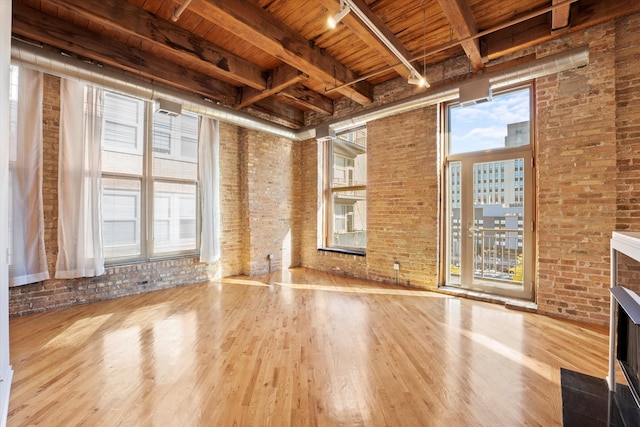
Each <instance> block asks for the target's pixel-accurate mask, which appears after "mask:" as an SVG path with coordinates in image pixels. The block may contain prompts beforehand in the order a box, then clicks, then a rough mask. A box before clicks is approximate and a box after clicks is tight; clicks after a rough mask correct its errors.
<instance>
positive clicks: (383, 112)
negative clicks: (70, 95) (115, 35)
mask: <svg viewBox="0 0 640 427" xmlns="http://www.w3.org/2000/svg"><path fill="white" fill-rule="evenodd" d="M11 57H12V60H13V61H14V62H17V63H19V64H22V65H24V66H26V67H29V68H33V69H37V70H39V71H43V72H46V73H50V74H54V75H57V76H60V77H68V78H75V79H79V80H82V81H86V82H89V83H92V84H95V85H97V86H101V87H104V88H106V89H112V90H116V91H121V92H123V93H127V94H129V95H132V96H137V97H140V98H144V99H149V100H155V99H158V98H164V99H168V100H169V101H172V102H177V103H180V104H182V107H183V109H185V110H188V111H191V112H193V113H197V114H201V115H204V116H208V117H212V118H214V119H218V120H220V121H222V122H225V123H229V124H232V125H236V126H239V127H243V128H246V129H251V130H256V131H260V132H265V133H269V134H272V135H276V136H280V137H284V138H288V139H292V140H298V141H304V140H307V139H314V138H315V137H316V127H317V126H312V127H304V128H301V129H298V130H293V129H289V128H287V127H284V126H280V125H277V124H274V123H272V122H269V121H267V120H263V119H260V118H258V117H254V116H251V115H249V114H246V113H243V112H241V111H236V110H233V109H231V108H227V107H223V106H220V105H216V104H214V103H212V102H208V101H206V100H204V99H203V98H201V97H199V96H197V95H194V94H190V93H187V92H184V91H179V90H177V89H172V88H169V87H167V86H164V85H154V84H153V83H152V82H148V81H144V80H141V79H138V78H137V77H136V76H134V75H132V74H131V73H126V72H116V71H110V70H105V69H102V68H100V67H98V66H97V65H95V64H91V63H85V62H82V61H80V60H76V59H73V58H69V57H66V56H63V55H60V54H58V53H57V52H54V51H51V50H47V49H42V48H38V47H35V46H32V45H29V44H27V43H24V42H21V41H19V40H15V39H14V40H13V41H12V46H11ZM588 63H589V48H588V46H583V47H578V48H574V49H571V50H568V51H566V52H561V53H558V54H554V55H549V56H545V57H543V58H539V59H534V60H533V61H530V62H527V63H524V64H520V65H516V66H514V67H511V68H508V69H505V70H501V71H496V72H493V73H487V74H483V75H478V76H475V77H471V78H469V79H467V80H464V81H462V82H453V83H449V84H446V85H443V86H441V87H438V88H433V89H430V90H428V91H426V92H424V93H420V94H417V95H414V96H412V97H409V98H406V99H402V100H399V101H396V102H392V103H390V104H385V105H381V106H378V107H374V108H372V109H369V110H365V111H362V112H359V113H356V114H352V115H350V116H348V117H342V118H337V119H333V120H330V121H328V122H325V123H323V125H324V126H327V125H328V126H329V127H330V129H332V130H334V131H336V132H340V131H343V130H346V129H349V128H352V127H357V126H361V125H364V124H366V123H367V122H370V121H374V120H379V119H382V118H385V117H390V116H393V115H396V114H401V113H405V112H408V111H412V110H415V109H418V108H423V107H427V106H429V105H434V104H437V103H440V102H445V101H452V100H455V99H457V98H458V97H459V87H460V84H461V83H464V84H468V83H471V82H473V81H480V80H486V79H489V82H490V84H491V87H492V89H499V88H502V87H506V86H510V85H513V84H518V83H522V82H525V81H529V80H532V79H535V78H539V77H543V76H546V75H550V74H553V73H558V72H561V71H566V70H569V69H573V68H578V67H583V66H586V65H587V64H588Z"/></svg>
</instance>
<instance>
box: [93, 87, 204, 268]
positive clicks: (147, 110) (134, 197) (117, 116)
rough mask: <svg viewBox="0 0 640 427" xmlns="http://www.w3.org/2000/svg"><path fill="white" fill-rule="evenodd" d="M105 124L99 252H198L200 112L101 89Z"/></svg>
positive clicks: (120, 256) (109, 256)
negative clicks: (164, 109)
mask: <svg viewBox="0 0 640 427" xmlns="http://www.w3.org/2000/svg"><path fill="white" fill-rule="evenodd" d="M103 129H104V134H103V140H102V185H103V193H102V214H103V241H104V254H105V259H106V260H107V261H112V262H116V261H121V260H131V259H146V258H152V257H162V256H169V255H176V254H195V253H197V251H198V249H199V233H198V225H199V213H198V212H199V209H198V117H197V116H195V115H191V114H182V115H179V116H176V117H171V116H168V115H166V114H164V113H160V112H156V113H153V112H152V105H151V104H150V103H147V102H144V101H142V100H139V99H136V98H132V97H129V96H125V95H121V94H116V93H112V92H106V93H105V100H104V127H103Z"/></svg>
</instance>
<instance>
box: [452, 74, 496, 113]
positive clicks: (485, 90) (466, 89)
mask: <svg viewBox="0 0 640 427" xmlns="http://www.w3.org/2000/svg"><path fill="white" fill-rule="evenodd" d="M459 93H460V95H459V100H460V105H462V106H463V107H468V106H470V105H476V104H482V103H483V102H489V101H491V86H490V85H489V80H488V79H487V80H479V81H476V82H473V83H467V84H464V85H462V86H460V92H459Z"/></svg>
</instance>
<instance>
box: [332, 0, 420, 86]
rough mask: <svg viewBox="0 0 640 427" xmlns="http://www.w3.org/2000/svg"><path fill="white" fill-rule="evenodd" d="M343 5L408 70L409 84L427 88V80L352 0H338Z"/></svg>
mask: <svg viewBox="0 0 640 427" xmlns="http://www.w3.org/2000/svg"><path fill="white" fill-rule="evenodd" d="M343 3H344V5H345V6H344V7H345V8H349V9H350V10H352V11H353V13H354V15H356V16H357V17H358V18H360V20H361V21H362V22H363V23H364V25H366V26H367V28H369V30H370V31H371V32H372V33H373V35H375V36H376V37H377V38H378V40H380V41H381V42H382V43H383V44H384V45H385V46H386V47H387V49H389V51H390V52H391V53H393V54H394V55H395V57H396V58H398V60H399V61H400V62H401V63H402V64H403V65H404V66H405V67H407V70H409V72H410V76H409V84H415V85H419V86H424V87H429V83H427V80H426V79H425V78H424V77H422V76H420V73H419V72H418V70H416V69H415V67H414V66H413V65H411V62H410V61H409V60H408V59H407V58H405V57H404V55H403V54H402V53H401V52H400V51H399V50H398V48H397V47H396V46H395V45H394V44H393V43H392V42H391V40H389V39H388V38H387V37H386V36H385V35H384V33H383V32H382V31H381V30H380V29H379V28H378V27H376V25H375V24H374V23H373V22H372V21H371V19H370V18H369V16H367V14H366V13H364V12H363V11H362V10H361V9H360V8H358V5H357V4H355V3H354V0H340V4H341V5H342V4H343ZM339 14H340V13H339ZM336 16H337V15H336Z"/></svg>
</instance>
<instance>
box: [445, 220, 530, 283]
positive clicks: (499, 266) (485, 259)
mask: <svg viewBox="0 0 640 427" xmlns="http://www.w3.org/2000/svg"><path fill="white" fill-rule="evenodd" d="M470 231H472V232H473V277H474V278H476V279H488V280H498V281H509V282H510V283H513V282H518V283H522V255H523V249H522V248H523V245H522V243H523V238H524V230H522V229H505V228H500V229H498V228H472V229H471V230H470ZM461 237H462V235H461V230H460V228H453V229H452V230H451V249H450V263H451V265H452V267H451V271H450V273H451V275H452V276H459V274H460V270H459V267H460V249H461V247H462V246H461V243H462V242H461Z"/></svg>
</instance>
